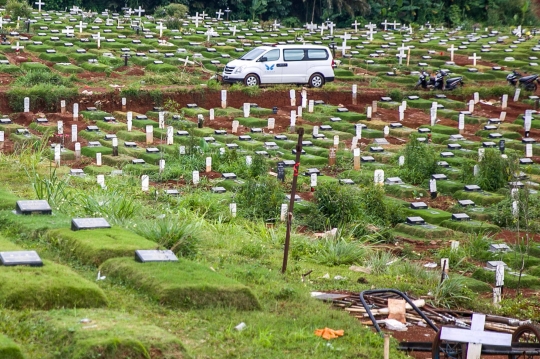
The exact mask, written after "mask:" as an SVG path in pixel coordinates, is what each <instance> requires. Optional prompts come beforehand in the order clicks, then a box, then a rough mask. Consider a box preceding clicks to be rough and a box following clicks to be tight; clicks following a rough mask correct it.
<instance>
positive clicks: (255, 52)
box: [240, 49, 266, 61]
mask: <svg viewBox="0 0 540 359" xmlns="http://www.w3.org/2000/svg"><path fill="white" fill-rule="evenodd" d="M265 51H266V50H265V49H253V50H251V51H250V52H248V53H247V54H245V55H244V56H242V57H241V58H240V60H247V61H251V60H255V59H256V58H257V57H259V56H261V55H262V54H264V52H265Z"/></svg>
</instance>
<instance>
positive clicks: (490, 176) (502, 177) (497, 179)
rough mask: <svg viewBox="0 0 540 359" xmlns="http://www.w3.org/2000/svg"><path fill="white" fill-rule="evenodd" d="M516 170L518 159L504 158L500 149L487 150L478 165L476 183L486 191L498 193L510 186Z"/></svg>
mask: <svg viewBox="0 0 540 359" xmlns="http://www.w3.org/2000/svg"><path fill="white" fill-rule="evenodd" d="M514 169H517V159H516V158H514V157H513V156H510V157H509V158H508V159H506V158H502V157H501V153H500V151H499V150H498V149H494V148H486V151H485V153H484V156H483V158H482V161H480V163H479V164H478V176H477V178H476V183H477V184H478V185H479V186H480V187H481V188H482V189H483V190H485V191H496V190H498V189H499V188H503V187H506V186H507V185H508V181H510V180H511V178H512V173H514Z"/></svg>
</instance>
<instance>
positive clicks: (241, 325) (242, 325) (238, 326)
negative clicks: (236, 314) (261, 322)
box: [234, 322, 247, 332]
mask: <svg viewBox="0 0 540 359" xmlns="http://www.w3.org/2000/svg"><path fill="white" fill-rule="evenodd" d="M246 328H247V325H246V323H244V322H242V323H240V324H238V325H237V326H236V327H234V329H236V330H238V331H239V332H241V331H242V330H244V329H246Z"/></svg>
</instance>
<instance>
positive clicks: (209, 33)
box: [204, 27, 218, 42]
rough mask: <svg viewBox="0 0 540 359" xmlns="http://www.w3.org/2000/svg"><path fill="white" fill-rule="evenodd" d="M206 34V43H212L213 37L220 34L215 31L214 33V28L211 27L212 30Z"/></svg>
mask: <svg viewBox="0 0 540 359" xmlns="http://www.w3.org/2000/svg"><path fill="white" fill-rule="evenodd" d="M204 34H205V35H206V42H210V38H211V37H212V36H216V35H217V34H218V33H217V32H215V31H214V28H212V27H211V28H210V29H208V30H207V31H206V32H205V33H204Z"/></svg>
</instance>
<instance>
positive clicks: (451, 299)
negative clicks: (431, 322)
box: [433, 276, 475, 308]
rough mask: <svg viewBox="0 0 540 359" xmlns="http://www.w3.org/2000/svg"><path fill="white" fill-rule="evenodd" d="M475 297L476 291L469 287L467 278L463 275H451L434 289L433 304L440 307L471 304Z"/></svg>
mask: <svg viewBox="0 0 540 359" xmlns="http://www.w3.org/2000/svg"><path fill="white" fill-rule="evenodd" d="M474 299H475V295H474V293H473V292H472V291H471V290H470V289H468V288H467V285H466V278H465V277H461V276H450V277H449V278H446V279H445V280H444V281H442V283H439V284H438V285H437V286H436V287H435V289H434V290H433V304H434V305H437V306H440V307H445V308H455V307H460V306H463V305H467V304H469V305H470V303H471V302H472V301H473V300H474Z"/></svg>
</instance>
